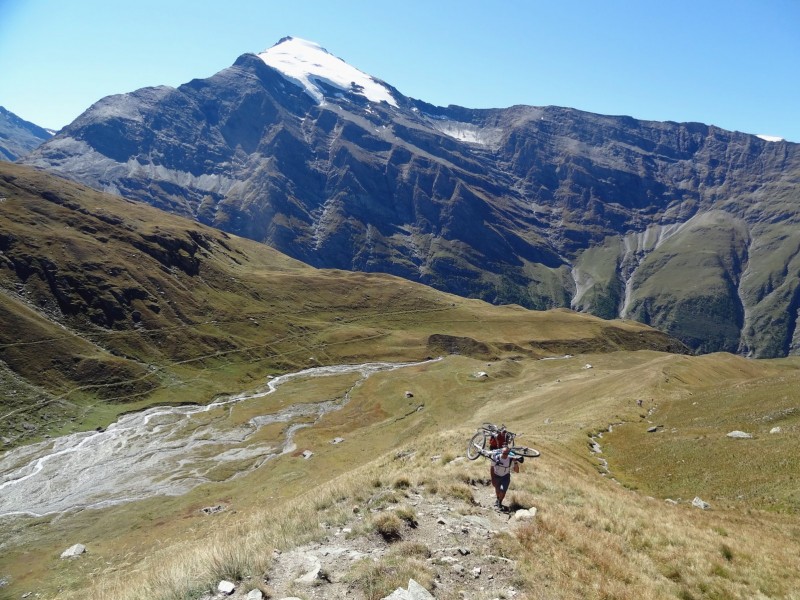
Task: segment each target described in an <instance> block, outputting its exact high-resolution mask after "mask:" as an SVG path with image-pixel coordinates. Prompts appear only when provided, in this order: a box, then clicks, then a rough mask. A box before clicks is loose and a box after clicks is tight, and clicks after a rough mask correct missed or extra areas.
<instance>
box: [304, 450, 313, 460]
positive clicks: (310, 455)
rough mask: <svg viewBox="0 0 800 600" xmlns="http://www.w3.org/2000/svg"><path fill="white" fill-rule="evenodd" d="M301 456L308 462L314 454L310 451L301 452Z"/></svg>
mask: <svg viewBox="0 0 800 600" xmlns="http://www.w3.org/2000/svg"><path fill="white" fill-rule="evenodd" d="M302 456H303V458H305V459H306V460H308V459H309V458H311V457H312V456H314V453H313V452H312V451H311V450H303V454H302Z"/></svg>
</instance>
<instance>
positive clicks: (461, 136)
mask: <svg viewBox="0 0 800 600" xmlns="http://www.w3.org/2000/svg"><path fill="white" fill-rule="evenodd" d="M431 125H432V126H433V128H434V129H436V130H438V131H440V132H441V133H443V134H445V135H446V136H448V137H451V138H454V139H457V140H459V141H461V142H467V143H469V144H479V145H481V146H492V147H495V146H497V145H498V144H499V143H500V138H501V136H502V133H503V132H502V130H500V129H497V128H484V127H480V126H478V125H474V124H472V123H462V122H460V121H449V120H441V119H437V120H435V121H431Z"/></svg>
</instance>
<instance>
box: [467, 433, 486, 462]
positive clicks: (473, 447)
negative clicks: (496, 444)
mask: <svg viewBox="0 0 800 600" xmlns="http://www.w3.org/2000/svg"><path fill="white" fill-rule="evenodd" d="M485 446H486V436H484V435H483V432H482V431H479V432H478V433H476V434H475V435H473V436H472V438H470V440H469V443H468V444H467V458H468V459H470V460H475V459H476V458H478V457H479V456H480V455H481V451H482V450H483V449H484V447H485Z"/></svg>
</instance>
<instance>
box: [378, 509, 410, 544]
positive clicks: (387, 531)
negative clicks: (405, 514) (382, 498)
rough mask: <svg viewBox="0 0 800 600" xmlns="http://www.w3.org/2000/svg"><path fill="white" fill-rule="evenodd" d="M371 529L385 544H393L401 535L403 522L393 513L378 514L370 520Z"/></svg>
mask: <svg viewBox="0 0 800 600" xmlns="http://www.w3.org/2000/svg"><path fill="white" fill-rule="evenodd" d="M372 527H373V528H374V529H375V531H377V532H378V533H379V534H380V535H381V537H382V538H383V539H384V540H386V541H387V542H395V541H397V540H399V539H400V537H401V536H402V533H403V520H402V519H401V518H400V517H398V516H397V515H396V514H395V512H394V511H387V512H382V513H378V514H377V515H376V516H375V517H373V518H372Z"/></svg>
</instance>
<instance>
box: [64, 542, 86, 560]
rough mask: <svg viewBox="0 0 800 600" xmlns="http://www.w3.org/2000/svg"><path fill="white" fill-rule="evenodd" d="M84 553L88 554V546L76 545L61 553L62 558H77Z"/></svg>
mask: <svg viewBox="0 0 800 600" xmlns="http://www.w3.org/2000/svg"><path fill="white" fill-rule="evenodd" d="M84 552H86V546H84V545H83V544H75V545H74V546H70V547H69V548H67V549H66V550H64V552H62V553H61V558H77V557H78V556H80V555H81V554H83V553H84Z"/></svg>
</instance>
